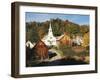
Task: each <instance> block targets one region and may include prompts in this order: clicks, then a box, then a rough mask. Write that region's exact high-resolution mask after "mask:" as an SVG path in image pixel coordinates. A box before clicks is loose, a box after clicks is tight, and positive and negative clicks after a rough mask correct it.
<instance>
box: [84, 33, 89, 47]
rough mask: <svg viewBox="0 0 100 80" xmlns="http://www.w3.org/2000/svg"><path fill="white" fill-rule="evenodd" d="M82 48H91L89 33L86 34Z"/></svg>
mask: <svg viewBox="0 0 100 80" xmlns="http://www.w3.org/2000/svg"><path fill="white" fill-rule="evenodd" d="M82 46H83V47H87V46H89V32H88V33H85V34H84V36H83V43H82Z"/></svg>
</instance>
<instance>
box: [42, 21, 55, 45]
mask: <svg viewBox="0 0 100 80" xmlns="http://www.w3.org/2000/svg"><path fill="white" fill-rule="evenodd" d="M42 41H43V42H44V43H45V44H46V45H47V46H57V42H56V37H54V35H53V32H52V28H51V23H50V26H49V30H48V34H47V35H46V36H45V37H44V38H43V39H42Z"/></svg>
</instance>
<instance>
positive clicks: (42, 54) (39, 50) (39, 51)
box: [34, 40, 48, 60]
mask: <svg viewBox="0 0 100 80" xmlns="http://www.w3.org/2000/svg"><path fill="white" fill-rule="evenodd" d="M34 50H35V53H36V56H37V58H38V59H40V60H44V59H47V58H48V47H47V46H46V45H45V43H44V42H43V41H41V40H40V41H38V42H37V43H36V45H35V46H34Z"/></svg>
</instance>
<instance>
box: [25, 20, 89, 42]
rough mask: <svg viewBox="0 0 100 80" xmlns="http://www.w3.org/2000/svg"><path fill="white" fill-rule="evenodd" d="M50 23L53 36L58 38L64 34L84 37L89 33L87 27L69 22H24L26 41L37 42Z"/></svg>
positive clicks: (44, 33)
mask: <svg viewBox="0 0 100 80" xmlns="http://www.w3.org/2000/svg"><path fill="white" fill-rule="evenodd" d="M50 23H51V27H52V30H53V34H54V36H60V35H62V34H63V33H64V32H66V33H68V35H70V36H72V35H84V34H85V33H87V32H89V25H78V24H76V23H73V22H70V21H69V20H61V19H59V18H57V19H51V20H50V21H45V22H41V23H40V22H35V21H34V22H26V41H27V40H30V41H31V42H37V41H38V40H39V39H42V38H43V37H44V36H45V35H46V34H47V33H48V29H49V26H50Z"/></svg>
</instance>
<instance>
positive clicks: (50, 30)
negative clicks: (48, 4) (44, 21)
mask: <svg viewBox="0 0 100 80" xmlns="http://www.w3.org/2000/svg"><path fill="white" fill-rule="evenodd" d="M48 35H50V36H53V32H52V28H51V22H50V26H49V31H48Z"/></svg>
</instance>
